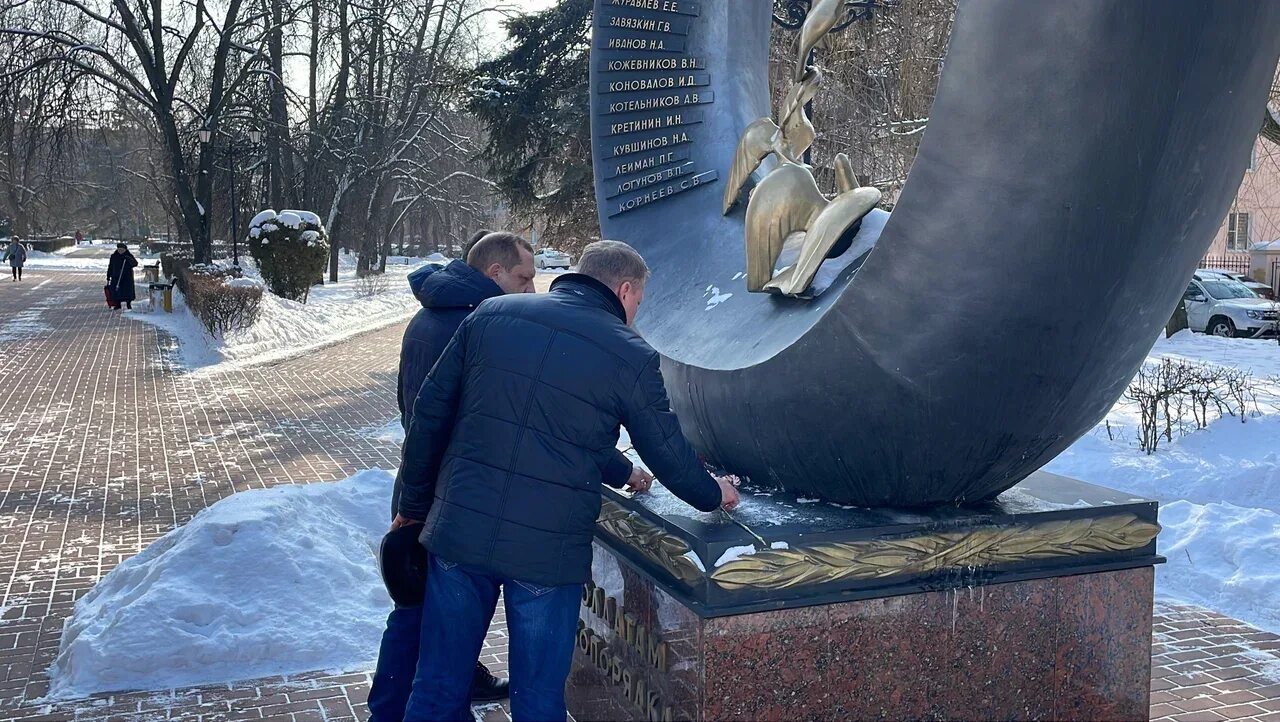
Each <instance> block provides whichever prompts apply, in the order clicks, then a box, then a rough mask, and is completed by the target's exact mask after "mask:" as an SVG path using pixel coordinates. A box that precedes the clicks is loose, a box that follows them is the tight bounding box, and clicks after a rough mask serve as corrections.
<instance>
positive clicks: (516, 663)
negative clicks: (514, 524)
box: [405, 556, 582, 722]
mask: <svg viewBox="0 0 1280 722" xmlns="http://www.w3.org/2000/svg"><path fill="white" fill-rule="evenodd" d="M499 590H502V592H503V598H504V599H505V601H506V610H507V638H508V640H509V649H508V652H507V660H508V667H509V674H510V677H511V717H512V719H513V720H514V721H515V722H564V720H565V717H566V715H567V711H566V710H565V704H564V683H565V680H566V679H568V677H569V665H570V663H571V662H572V661H573V641H574V640H573V637H574V633H575V632H576V630H577V625H578V605H579V604H580V603H581V599H582V585H581V584H569V585H565V586H559V587H544V586H540V585H537V584H530V583H529V582H522V581H519V580H517V579H503V578H501V577H496V576H493V575H490V574H485V573H484V572H481V571H478V570H475V569H468V568H464V567H462V566H460V565H458V564H454V563H453V562H450V561H446V560H443V559H440V558H439V557H435V556H432V558H431V571H430V572H429V573H428V574H427V601H426V607H425V610H424V612H423V617H422V642H421V650H420V654H419V657H418V674H417V677H415V678H414V680H413V693H412V694H411V695H410V696H409V706H408V709H407V711H406V713H405V722H428V721H430V722H437V721H439V720H447V721H449V722H454V721H455V720H465V721H466V722H471V720H472V719H473V718H472V716H471V704H470V703H471V700H470V697H471V680H472V677H473V675H474V674H475V667H476V660H477V659H479V657H480V648H481V646H482V645H483V644H484V637H485V634H486V633H487V632H488V631H489V622H490V621H491V620H492V619H493V610H494V608H495V607H496V606H497V604H498V592H499Z"/></svg>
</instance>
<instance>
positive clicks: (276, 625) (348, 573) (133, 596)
mask: <svg viewBox="0 0 1280 722" xmlns="http://www.w3.org/2000/svg"><path fill="white" fill-rule="evenodd" d="M393 478H394V477H393V475H392V473H391V472H388V471H383V470H376V469H375V470H368V471H363V472H360V473H359V474H356V475H355V476H353V477H351V478H349V479H346V480H344V481H340V482H329V483H315V484H308V485H302V486H278V487H274V488H270V489H255V490H251V491H243V492H240V493H238V494H233V495H232V496H230V497H228V498H226V499H223V500H221V501H219V502H217V503H216V504H214V505H212V506H210V507H208V508H207V509H205V510H203V511H201V512H200V513H199V514H197V515H196V517H195V518H194V519H192V520H191V521H190V522H188V523H187V524H186V525H184V526H182V527H179V528H177V529H175V530H173V531H171V532H169V533H168V534H166V535H164V536H163V537H161V538H160V539H158V540H156V541H155V542H153V543H152V544H151V545H150V546H148V547H147V548H146V549H144V550H143V551H142V552H141V553H140V554H138V555H137V556H135V557H133V558H131V559H129V560H127V561H125V562H123V563H122V564H120V566H118V567H116V568H115V569H114V570H112V571H111V572H110V573H109V574H107V576H105V577H104V578H103V579H102V580H101V581H99V582H98V584H97V585H96V586H95V587H94V588H93V589H92V590H91V591H90V592H89V593H88V594H87V595H85V596H84V597H83V598H82V599H80V600H79V601H78V602H76V605H75V611H74V613H73V615H72V617H71V619H69V620H68V621H67V623H66V627H65V629H64V631H63V635H62V644H61V647H60V649H59V651H58V657H57V659H56V660H55V661H54V664H53V666H52V668H51V669H50V677H51V689H50V693H49V696H50V698H52V699H72V698H78V697H83V696H86V695H89V694H92V693H97V692H108V691H118V690H129V689H167V688H173V687H182V686H190V685H198V684H207V683H216V682H229V681H234V680H242V679H253V678H257V677H266V676H274V675H280V674H290V673H297V672H304V671H312V670H332V671H337V672H341V671H350V670H366V669H371V668H372V665H373V662H374V659H375V657H376V655H377V650H378V641H379V639H380V638H381V634H382V629H383V623H384V620H385V618H386V615H387V613H388V612H389V611H390V609H391V601H390V599H389V598H388V596H387V593H386V590H385V588H384V587H383V584H382V580H381V578H380V577H379V575H378V571H377V567H376V564H375V556H374V550H375V549H376V545H377V543H378V541H379V540H380V539H381V537H382V535H383V534H384V533H385V532H386V530H387V499H388V498H389V496H390V494H391V484H392V481H393Z"/></svg>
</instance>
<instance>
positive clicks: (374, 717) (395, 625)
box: [369, 607, 422, 722]
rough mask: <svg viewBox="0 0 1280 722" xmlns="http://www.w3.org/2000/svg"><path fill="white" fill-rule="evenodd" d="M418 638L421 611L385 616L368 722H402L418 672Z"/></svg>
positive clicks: (414, 609) (408, 609)
mask: <svg viewBox="0 0 1280 722" xmlns="http://www.w3.org/2000/svg"><path fill="white" fill-rule="evenodd" d="M421 637H422V607H396V608H395V609H393V610H391V614H389V615H387V629H386V631H385V632H383V633H382V645H381V646H380V647H378V667H377V669H376V670H375V671H374V673H373V686H372V687H370V688H369V722H400V721H401V720H403V719H404V710H405V707H407V706H408V704H409V693H410V692H412V691H413V678H414V675H416V674H417V670H418V640H419V639H420V638H421Z"/></svg>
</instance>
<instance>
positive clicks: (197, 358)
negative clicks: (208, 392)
mask: <svg viewBox="0 0 1280 722" xmlns="http://www.w3.org/2000/svg"><path fill="white" fill-rule="evenodd" d="M240 264H241V267H242V268H243V269H244V274H245V277H244V278H243V279H239V280H236V281H232V282H230V283H234V284H259V283H261V279H260V277H259V276H258V273H257V270H256V268H255V267H254V265H253V262H252V260H251V259H247V258H242V259H240ZM421 265H422V262H421V261H419V262H418V263H416V264H413V265H405V266H388V267H387V290H386V292H384V293H380V294H376V295H373V296H361V295H360V294H359V293H358V292H357V291H358V288H357V283H356V279H355V271H354V269H352V270H351V271H349V272H344V273H341V274H340V275H339V280H338V282H337V283H326V284H325V285H323V286H315V287H313V288H312V289H311V293H310V296H309V298H308V299H307V302H306V303H298V302H296V301H289V300H286V299H283V298H280V297H278V296H275V295H273V294H271V293H263V295H262V305H261V311H260V313H259V315H258V320H257V321H256V322H255V323H254V324H253V326H251V327H249V328H247V329H242V330H239V331H232V332H229V333H228V334H227V335H226V336H225V337H224V338H219V339H213V338H210V337H209V334H208V333H207V332H206V331H205V330H204V327H203V326H202V325H201V324H200V322H199V321H198V320H197V319H196V318H195V317H194V316H193V315H192V314H191V312H190V310H189V309H188V308H187V306H186V303H185V301H183V300H182V295H181V294H180V293H178V292H177V290H176V289H175V291H174V308H173V311H174V312H173V313H171V314H170V313H163V312H151V311H150V310H142V309H141V308H139V309H138V310H135V311H134V312H133V313H131V314H128V315H129V317H130V318H133V319H136V320H139V321H145V322H147V323H151V324H154V325H156V326H159V327H161V328H163V329H165V330H166V331H168V332H169V333H171V334H173V335H174V336H176V337H177V338H178V341H179V345H178V350H179V356H178V359H177V360H178V361H179V362H180V363H181V364H182V365H183V366H184V367H186V368H188V369H203V370H206V371H208V372H217V371H219V370H222V369H225V368H233V367H242V366H247V365H252V364H258V363H266V362H270V361H278V360H280V359H284V358H288V357H291V356H296V355H298V354H302V353H306V352H307V351H312V350H314V349H317V348H320V347H323V346H328V345H330V344H333V343H336V342H338V341H342V340H345V339H347V338H350V337H352V336H355V335H358V334H361V333H364V332H366V331H373V330H376V329H379V328H384V327H386V326H390V325H392V324H395V323H399V322H401V321H405V320H407V319H409V318H410V317H412V316H413V314H414V313H416V312H417V310H418V309H419V308H421V307H422V306H421V304H420V303H419V302H418V300H417V299H416V298H415V297H414V295H413V292H412V290H411V289H410V288H409V281H408V280H407V278H406V276H407V275H408V274H409V273H410V272H412V271H413V270H416V269H417V268H418V267H420V266H421Z"/></svg>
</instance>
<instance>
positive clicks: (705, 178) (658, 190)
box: [609, 170, 720, 217]
mask: <svg viewBox="0 0 1280 722" xmlns="http://www.w3.org/2000/svg"><path fill="white" fill-rule="evenodd" d="M719 177H720V171H718V170H708V171H703V172H702V173H699V174H697V175H694V176H689V177H688V178H684V179H681V180H678V181H674V182H671V183H666V184H664V185H660V186H657V187H655V188H653V189H652V190H648V191H645V192H644V193H642V194H640V195H638V196H633V197H631V198H624V199H622V200H620V201H613V205H612V206H611V207H610V209H609V216H610V217H612V216H616V215H619V214H622V213H626V212H627V211H634V210H635V209H637V208H640V207H641V206H647V205H649V204H650V203H653V202H654V201H660V200H662V199H663V198H667V197H669V196H673V195H675V194H677V193H683V192H685V191H689V190H693V189H694V188H697V187H699V186H703V185H706V184H707V183H710V182H711V181H714V180H717V179H718V178H719Z"/></svg>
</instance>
